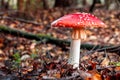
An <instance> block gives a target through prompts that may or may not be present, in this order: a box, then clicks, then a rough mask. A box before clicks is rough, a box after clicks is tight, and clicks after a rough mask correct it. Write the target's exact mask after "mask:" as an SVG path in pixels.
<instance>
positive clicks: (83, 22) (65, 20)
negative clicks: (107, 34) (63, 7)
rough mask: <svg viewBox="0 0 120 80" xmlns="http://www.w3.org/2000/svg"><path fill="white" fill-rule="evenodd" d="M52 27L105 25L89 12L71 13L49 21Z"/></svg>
mask: <svg viewBox="0 0 120 80" xmlns="http://www.w3.org/2000/svg"><path fill="white" fill-rule="evenodd" d="M51 26H52V27H71V28H85V27H105V26H106V25H105V24H104V23H103V22H102V21H101V20H100V19H98V18H97V17H95V16H94V15H92V14H89V13H80V12H77V13H73V14H68V15H65V16H63V17H61V18H59V19H57V20H55V21H53V22H52V23H51Z"/></svg>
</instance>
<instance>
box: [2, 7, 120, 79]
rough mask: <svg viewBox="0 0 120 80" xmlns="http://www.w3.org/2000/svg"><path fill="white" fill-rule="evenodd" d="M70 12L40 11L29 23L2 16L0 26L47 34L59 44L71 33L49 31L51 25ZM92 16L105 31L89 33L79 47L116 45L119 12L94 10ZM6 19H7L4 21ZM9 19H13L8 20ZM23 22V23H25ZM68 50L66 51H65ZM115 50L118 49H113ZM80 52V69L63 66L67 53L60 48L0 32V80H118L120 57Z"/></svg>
mask: <svg viewBox="0 0 120 80" xmlns="http://www.w3.org/2000/svg"><path fill="white" fill-rule="evenodd" d="M75 12H79V10H76V9H73V10H69V9H62V8H60V9H57V8H56V9H50V10H42V11H41V12H40V13H39V14H37V16H36V17H35V19H34V21H33V22H37V23H39V25H35V24H32V23H26V22H22V21H20V20H17V19H19V18H18V17H17V16H16V14H13V13H12V14H8V13H4V14H2V15H1V16H2V17H4V18H1V19H0V25H6V26H8V27H10V28H15V29H18V30H22V31H27V32H31V33H34V34H40V33H43V34H47V35H50V36H53V37H55V38H58V39H62V40H70V35H71V33H70V32H71V29H68V28H52V27H51V26H50V24H51V22H52V21H54V20H55V19H57V18H59V17H61V16H63V15H65V14H69V13H75ZM92 14H94V15H95V16H97V17H98V18H100V19H101V20H102V21H103V22H104V23H105V24H106V25H107V27H105V28H95V29H90V32H89V34H88V36H87V39H86V40H83V41H82V43H89V44H100V45H120V10H112V11H107V10H103V9H102V10H100V9H96V10H95V11H94V12H93V13H92ZM5 17H9V18H11V20H10V19H8V18H5ZM12 18H17V19H16V20H12ZM26 21H27V20H26ZM68 48H69V47H68ZM117 49H118V50H119V49H120V48H117ZM87 52H89V51H88V50H82V51H81V63H80V69H79V70H78V69H72V66H71V65H68V64H67V59H68V55H69V51H68V50H66V51H65V50H62V47H58V46H57V45H54V44H50V43H45V41H44V40H43V41H35V40H28V39H25V38H21V37H19V36H13V35H10V34H5V33H2V32H0V79H1V80H41V79H43V80H46V79H47V80H51V79H53V80H54V79H55V80H57V79H60V80H74V79H75V80H80V79H84V80H120V53H119V52H118V53H108V52H106V51H103V52H97V51H96V52H93V53H91V54H87Z"/></svg>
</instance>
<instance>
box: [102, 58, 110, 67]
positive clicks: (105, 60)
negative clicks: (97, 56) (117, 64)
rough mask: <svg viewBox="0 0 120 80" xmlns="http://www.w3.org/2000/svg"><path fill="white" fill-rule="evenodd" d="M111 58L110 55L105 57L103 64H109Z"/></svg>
mask: <svg viewBox="0 0 120 80" xmlns="http://www.w3.org/2000/svg"><path fill="white" fill-rule="evenodd" d="M109 62H110V60H109V58H108V57H105V58H104V60H103V61H102V62H101V66H108V64H109Z"/></svg>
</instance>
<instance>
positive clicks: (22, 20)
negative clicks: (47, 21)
mask: <svg viewBox="0 0 120 80" xmlns="http://www.w3.org/2000/svg"><path fill="white" fill-rule="evenodd" d="M0 18H1V19H8V20H13V21H15V20H18V21H20V22H24V23H30V24H33V25H37V26H39V25H41V23H38V22H35V21H30V20H24V19H22V18H12V17H8V16H1V17H0Z"/></svg>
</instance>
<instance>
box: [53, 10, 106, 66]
mask: <svg viewBox="0 0 120 80" xmlns="http://www.w3.org/2000/svg"><path fill="white" fill-rule="evenodd" d="M51 26H52V27H69V28H73V31H72V35H71V36H72V42H71V48H70V55H69V59H68V63H69V64H71V65H73V68H79V59H80V45H81V39H85V38H86V30H85V28H88V27H104V26H106V25H105V24H104V23H103V22H102V21H101V20H99V19H98V18H97V17H95V16H94V15H92V14H89V13H80V12H78V13H73V14H68V15H65V16H63V17H61V18H59V19H57V20H55V21H53V22H52V23H51Z"/></svg>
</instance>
